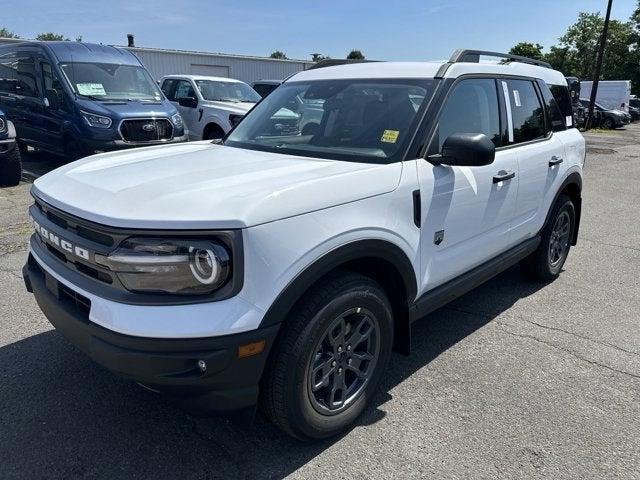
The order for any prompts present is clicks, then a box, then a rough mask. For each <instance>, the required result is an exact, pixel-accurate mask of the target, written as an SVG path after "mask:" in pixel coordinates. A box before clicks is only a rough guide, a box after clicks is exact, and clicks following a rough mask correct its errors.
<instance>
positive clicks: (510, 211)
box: [417, 77, 518, 292]
mask: <svg viewBox="0 0 640 480" xmlns="http://www.w3.org/2000/svg"><path fill="white" fill-rule="evenodd" d="M501 95H502V92H500V91H499V90H498V84H497V83H496V80H495V79H493V78H486V77H485V78H465V79H462V80H460V81H458V82H457V83H456V84H455V85H454V86H452V88H451V90H450V92H449V94H448V97H447V99H446V100H445V103H444V106H443V108H442V110H441V111H440V114H439V116H438V120H437V126H436V129H435V133H434V136H433V137H432V139H431V141H430V143H429V148H428V154H429V155H432V154H436V153H440V152H441V150H442V145H443V143H444V141H445V140H446V138H447V137H449V136H450V135H452V134H454V133H483V134H485V135H487V136H488V137H489V138H490V139H491V140H492V141H493V142H494V144H495V145H496V147H497V150H496V155H495V160H494V162H493V163H492V164H490V165H486V166H482V167H458V166H447V165H432V164H431V163H429V162H427V161H426V160H425V161H419V162H418V163H417V165H418V178H419V181H420V193H421V195H420V196H421V201H422V222H421V225H422V227H421V229H422V234H421V257H422V262H421V269H422V285H421V287H422V288H421V292H424V291H427V290H430V289H432V288H434V287H436V286H438V285H440V284H442V283H444V282H446V281H448V280H451V279H453V278H455V277H457V276H458V275H460V274H462V273H464V272H466V271H469V270H471V269H472V268H474V267H476V266H478V265H480V264H482V263H484V262H485V261H487V260H490V259H491V258H493V257H495V256H497V255H499V254H500V253H502V252H503V251H505V250H507V249H508V248H509V247H510V246H511V245H512V239H511V235H510V228H511V222H512V219H513V215H514V212H515V205H516V197H517V192H518V161H517V157H516V153H515V152H514V151H513V149H510V148H505V146H506V143H507V141H508V135H507V131H508V128H507V126H508V125H507V119H506V116H501V113H500V112H501V108H500V105H503V104H504V102H503V101H502V99H501V98H500V97H501ZM501 179H502V180H501Z"/></svg>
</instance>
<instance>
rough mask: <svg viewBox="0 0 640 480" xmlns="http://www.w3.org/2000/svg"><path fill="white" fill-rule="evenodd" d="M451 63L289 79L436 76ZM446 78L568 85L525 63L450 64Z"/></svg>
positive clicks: (371, 67)
mask: <svg viewBox="0 0 640 480" xmlns="http://www.w3.org/2000/svg"><path fill="white" fill-rule="evenodd" d="M447 63H448V62H444V61H440V62H372V63H352V64H347V65H338V66H333V67H325V68H318V69H313V70H305V71H303V72H299V73H297V74H295V75H293V76H292V77H290V78H289V79H288V80H287V81H288V82H299V81H308V80H331V79H343V78H344V79H348V78H352V79H356V78H434V77H435V76H437V74H438V72H439V71H440V69H441V68H442V67H443V66H444V65H445V64H447ZM448 65H449V67H448V69H447V70H446V72H445V74H444V78H457V77H459V76H461V75H465V74H470V73H482V74H495V75H517V76H524V77H532V78H540V79H542V80H544V81H545V82H547V83H549V84H553V85H566V84H567V83H566V80H565V78H564V75H563V74H562V73H561V72H558V71H557V70H552V69H550V68H545V67H540V66H538V65H530V64H526V63H521V62H508V63H472V62H458V63H449V64H448Z"/></svg>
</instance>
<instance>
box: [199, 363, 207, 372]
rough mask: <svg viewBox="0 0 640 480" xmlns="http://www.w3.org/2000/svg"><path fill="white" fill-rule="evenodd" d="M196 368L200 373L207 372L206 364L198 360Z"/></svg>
mask: <svg viewBox="0 0 640 480" xmlns="http://www.w3.org/2000/svg"><path fill="white" fill-rule="evenodd" d="M198 368H199V369H200V371H201V372H202V373H204V372H206V371H207V362H205V361H204V360H198Z"/></svg>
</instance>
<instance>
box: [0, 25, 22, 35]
mask: <svg viewBox="0 0 640 480" xmlns="http://www.w3.org/2000/svg"><path fill="white" fill-rule="evenodd" d="M0 38H20V37H19V36H18V35H16V34H15V33H13V32H11V31H9V30H7V29H6V28H4V27H2V28H0Z"/></svg>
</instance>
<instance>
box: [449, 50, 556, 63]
mask: <svg viewBox="0 0 640 480" xmlns="http://www.w3.org/2000/svg"><path fill="white" fill-rule="evenodd" d="M480 55H484V56H486V57H497V58H504V59H505V60H509V61H511V62H520V63H528V64H530V65H537V66H539V67H545V68H552V67H551V64H549V63H547V62H543V61H542V60H534V59H533V58H528V57H522V56H520V55H511V54H510V53H499V52H488V51H485V50H462V49H461V50H456V51H455V52H453V55H451V58H450V59H449V63H458V62H469V63H478V62H479V61H480Z"/></svg>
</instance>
